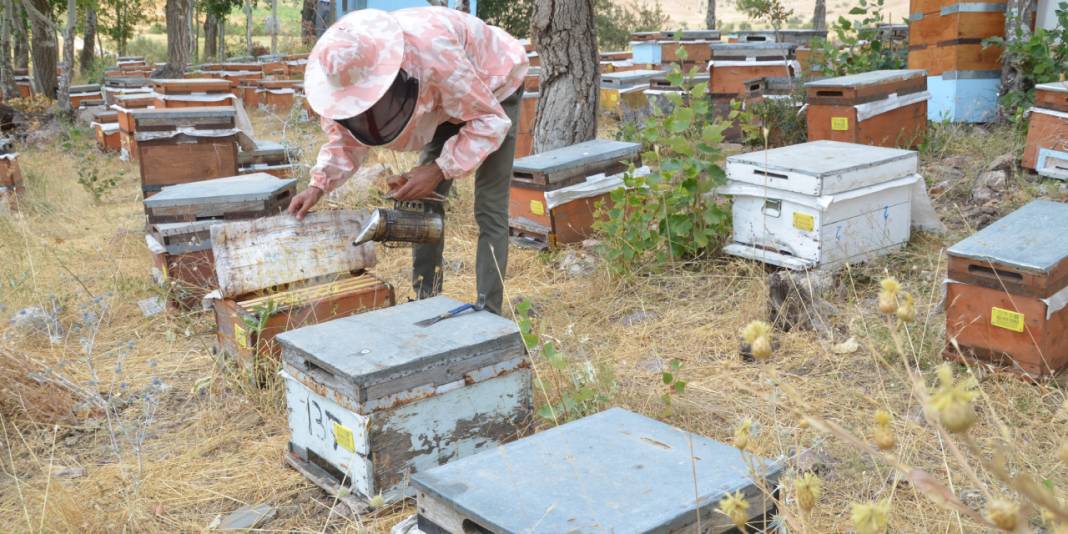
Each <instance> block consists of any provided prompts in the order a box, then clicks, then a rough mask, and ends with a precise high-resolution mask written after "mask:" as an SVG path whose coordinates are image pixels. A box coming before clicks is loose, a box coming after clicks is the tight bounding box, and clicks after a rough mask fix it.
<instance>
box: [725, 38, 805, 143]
mask: <svg viewBox="0 0 1068 534" xmlns="http://www.w3.org/2000/svg"><path fill="white" fill-rule="evenodd" d="M796 48H797V45H795V44H792V43H773V42H748V43H735V44H730V43H721V44H714V45H712V60H711V61H709V62H708V93H709V98H711V100H712V109H713V111H714V113H715V114H716V115H717V116H720V117H726V116H727V114H728V113H730V111H731V101H732V100H742V99H743V98H744V97H745V94H746V89H747V85H746V84H747V83H748V82H749V81H751V80H756V79H758V78H782V77H787V78H794V77H797V76H798V75H799V74H800V68H801V67H800V65H799V64H798V63H797V60H796V59H795V58H794V52H795V50H796ZM724 136H725V137H726V138H727V139H728V140H738V139H740V138H741V136H742V132H741V128H740V125H738V124H732V125H731V127H730V128H729V129H728V130H727V131H725V132H724Z"/></svg>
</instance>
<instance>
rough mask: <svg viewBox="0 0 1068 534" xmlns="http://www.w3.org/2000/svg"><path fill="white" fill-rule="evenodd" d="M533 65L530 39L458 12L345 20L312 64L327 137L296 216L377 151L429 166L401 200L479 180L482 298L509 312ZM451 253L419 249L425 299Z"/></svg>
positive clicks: (365, 14)
mask: <svg viewBox="0 0 1068 534" xmlns="http://www.w3.org/2000/svg"><path fill="white" fill-rule="evenodd" d="M527 68H528V64H527V56H526V51H525V50H524V48H523V45H522V44H520V43H519V41H517V40H516V39H515V38H513V37H512V36H510V35H508V33H506V32H505V31H504V30H501V29H500V28H496V27H493V26H489V25H487V24H486V23H484V22H482V21H481V20H479V19H478V18H476V17H474V16H471V15H468V14H466V13H463V12H460V11H457V10H455V9H448V8H444V7H420V8H411V9H402V10H398V11H393V12H390V13H387V12H385V11H379V10H376V9H361V10H358V11H354V12H352V13H349V14H348V15H345V16H344V17H342V18H341V19H340V20H338V21H337V22H336V23H335V24H334V25H332V26H331V27H330V28H329V29H327V30H326V33H324V34H323V36H322V38H320V39H319V41H318V42H317V43H316V44H315V48H314V49H312V51H311V54H310V55H309V57H308V65H307V68H306V70H305V74H304V90H305V92H306V93H307V98H308V103H309V104H310V105H311V107H312V109H313V110H315V112H316V113H318V114H319V115H320V116H321V117H322V120H321V125H322V128H323V131H325V132H326V135H327V141H326V143H325V144H324V145H323V146H322V148H321V149H320V150H319V157H318V160H317V161H316V164H315V167H314V168H312V170H311V185H310V186H309V187H308V188H307V189H306V190H304V191H303V192H301V193H300V194H299V195H297V196H296V197H294V198H293V201H292V202H291V203H290V205H289V213H291V214H292V215H294V216H296V217H298V218H302V217H303V216H304V214H306V213H307V212H308V210H310V209H311V208H312V207H313V206H315V204H316V203H317V202H319V200H320V199H322V197H323V195H325V194H326V193H328V192H330V191H331V190H333V189H335V188H337V187H338V186H340V185H341V184H342V183H343V182H344V181H345V180H346V179H348V178H349V177H350V176H352V174H353V173H354V172H356V170H357V169H358V168H359V167H360V165H362V164H363V162H364V161H365V160H366V158H367V154H368V152H369V151H370V150H371V149H372V148H373V147H385V148H389V149H392V150H405V151H408V150H410V151H415V150H419V151H421V156H420V159H419V165H418V166H417V167H415V168H413V169H411V170H409V171H408V172H407V173H404V174H403V175H402V177H403V180H399V182H400V183H403V185H401V186H399V187H398V188H396V189H394V190H393V196H394V198H396V199H398V200H418V199H422V198H427V197H431V196H433V193H434V192H437V193H439V194H441V195H445V194H446V193H448V191H449V189H450V188H451V187H452V182H453V180H456V179H460V178H463V177H464V176H466V175H469V174H471V173H472V172H474V173H475V221H477V223H478V251H477V255H476V258H475V271H476V275H477V286H478V294H479V295H483V296H485V300H486V308H487V309H489V310H491V311H493V312H495V313H500V312H501V304H502V300H503V294H504V286H503V283H502V279H503V277H504V273H505V268H506V266H507V263H508V185H509V179H510V176H511V173H512V160H513V159H514V157H515V136H516V125H517V124H518V122H519V101H520V99H521V98H522V87H523V78H524V76H526V73H527ZM391 182H392V183H397V182H398V180H391ZM443 248H444V243H438V244H434V245H417V246H415V249H414V251H413V254H412V284H413V287H414V288H415V291H416V294H417V295H418V297H419V298H425V297H428V296H433V295H435V294H437V293H439V292H440V291H441V285H442V251H443Z"/></svg>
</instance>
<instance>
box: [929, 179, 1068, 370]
mask: <svg viewBox="0 0 1068 534" xmlns="http://www.w3.org/2000/svg"><path fill="white" fill-rule="evenodd" d="M1065 228H1068V204H1063V203H1060V202H1052V201H1048V200H1035V201H1032V202H1031V203H1029V204H1027V205H1025V206H1024V207H1022V208H1020V209H1018V210H1016V211H1014V212H1013V213H1010V214H1009V215H1007V216H1005V217H1004V218H1002V219H1000V220H998V221H996V222H994V223H993V224H991V225H990V226H987V227H986V228H984V229H982V230H980V231H979V232H976V233H975V234H974V235H972V236H971V237H968V238H966V239H964V240H963V241H961V242H959V243H957V244H956V245H953V246H952V247H950V248H949V249H948V251H947V254H948V256H949V268H948V279H949V281H948V282H947V285H946V300H945V302H946V337H947V344H946V352H945V355H946V357H947V358H951V359H966V360H969V361H980V362H985V363H988V364H992V365H995V366H999V367H1002V368H1004V369H1007V370H1010V371H1013V372H1017V373H1021V374H1023V375H1025V376H1029V377H1040V376H1051V375H1054V374H1056V373H1057V372H1059V371H1061V370H1063V369H1064V368H1065V367H1068V336H1065V332H1068V309H1065V304H1068V240H1065V239H1064V235H1063V234H1064V230H1065Z"/></svg>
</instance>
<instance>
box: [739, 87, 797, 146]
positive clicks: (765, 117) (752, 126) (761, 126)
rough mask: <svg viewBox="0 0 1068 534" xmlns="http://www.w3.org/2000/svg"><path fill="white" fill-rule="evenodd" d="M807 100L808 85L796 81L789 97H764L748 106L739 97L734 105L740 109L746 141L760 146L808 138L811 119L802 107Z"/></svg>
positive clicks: (782, 144) (794, 141) (776, 144)
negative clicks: (806, 88)
mask: <svg viewBox="0 0 1068 534" xmlns="http://www.w3.org/2000/svg"><path fill="white" fill-rule="evenodd" d="M805 100H806V99H805V90H804V86H802V85H801V84H795V86H794V90H793V93H792V94H791V95H790V97H789V98H764V99H762V100H761V101H760V102H755V103H751V104H748V105H746V106H745V108H744V109H742V106H741V105H740V104H739V103H738V102H737V101H734V102H731V108H732V109H735V110H737V112H738V124H740V125H741V128H742V134H743V135H744V136H745V140H744V143H745V144H746V145H748V146H753V147H759V148H775V147H781V146H788V145H796V144H798V143H804V142H805V141H807V140H808V121H807V118H806V115H805V113H804V112H803V111H801V110H802V109H803V107H802V106H803V105H804V103H805ZM765 132H766V134H765Z"/></svg>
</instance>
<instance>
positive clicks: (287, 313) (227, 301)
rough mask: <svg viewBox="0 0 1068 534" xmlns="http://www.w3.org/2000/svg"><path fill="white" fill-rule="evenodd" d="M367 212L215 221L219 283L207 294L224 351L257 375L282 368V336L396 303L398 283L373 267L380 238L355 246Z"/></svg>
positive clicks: (260, 375)
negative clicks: (373, 272)
mask: <svg viewBox="0 0 1068 534" xmlns="http://www.w3.org/2000/svg"><path fill="white" fill-rule="evenodd" d="M365 217H366V213H361V212H354V211H326V212H312V213H309V214H308V215H307V216H306V217H305V218H304V220H302V221H298V220H296V219H295V218H293V217H290V216H288V215H280V216H277V217H267V218H261V219H254V220H248V221H236V222H224V223H220V224H216V225H213V226H212V227H211V243H212V250H213V253H214V255H215V272H216V275H217V278H218V281H219V285H218V286H217V287H218V290H217V291H216V292H213V293H212V294H210V295H208V296H207V297H205V300H206V303H207V304H210V305H211V307H212V309H213V312H214V314H215V322H216V326H217V330H216V338H217V341H218V349H219V350H220V352H221V353H223V354H225V355H227V356H229V357H231V358H233V359H234V361H235V363H236V364H237V366H238V367H239V368H240V369H242V370H243V371H245V372H246V373H248V374H249V376H251V377H253V378H255V379H256V380H262V379H263V378H264V377H265V376H266V374H270V373H273V372H274V371H275V370H277V367H278V361H279V355H280V354H281V348H280V347H279V346H278V344H277V343H276V342H275V336H277V335H278V334H280V333H282V332H285V331H287V330H292V329H295V328H300V327H301V326H305V325H311V324H317V323H320V322H324V321H329V320H331V319H334V318H338V317H345V316H348V315H352V314H356V313H361V312H364V311H367V310H372V309H376V308H382V307H386V306H392V305H393V304H394V303H395V298H394V292H393V288H392V287H391V286H390V285H389V284H387V283H386V282H384V281H382V280H379V279H378V278H376V277H374V276H372V275H371V274H368V273H367V272H366V271H367V270H368V269H370V268H371V267H373V266H374V264H375V249H374V245H373V243H367V244H364V245H360V246H358V247H354V246H352V238H353V236H355V235H356V234H357V232H358V231H359V230H360V228H362V226H363V221H364V219H365Z"/></svg>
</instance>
